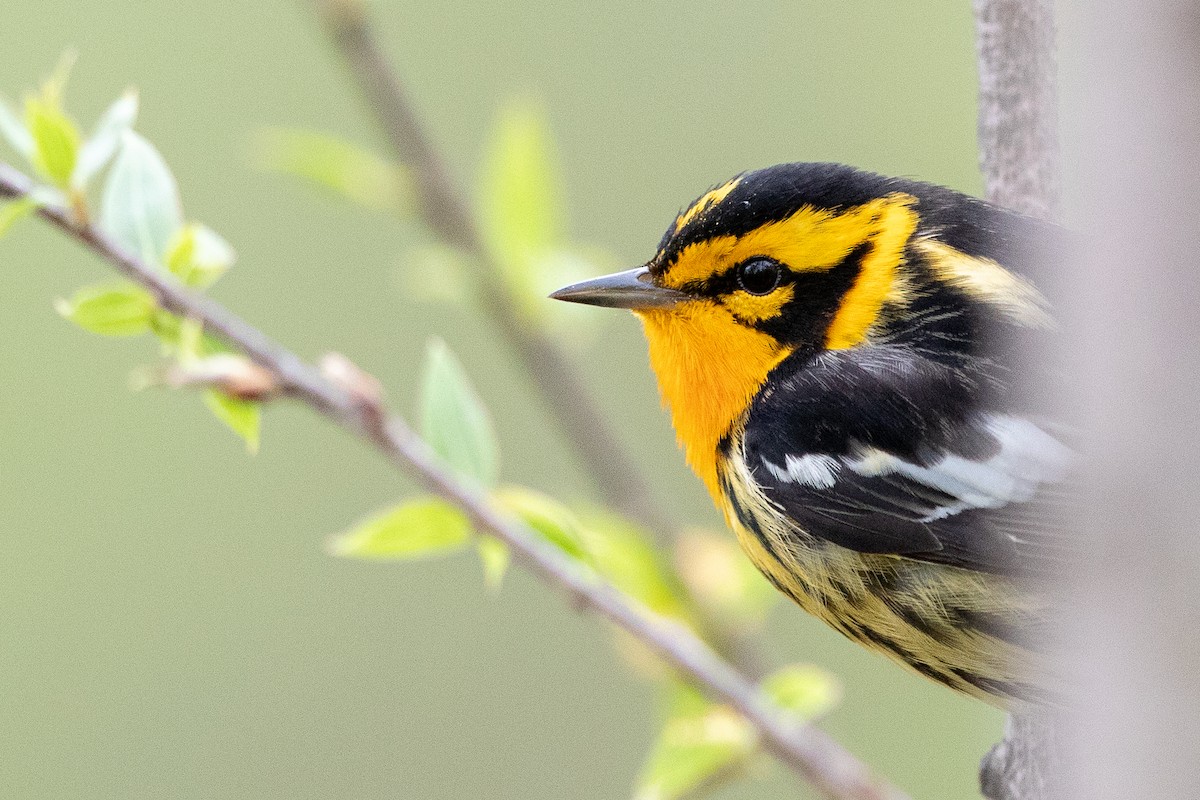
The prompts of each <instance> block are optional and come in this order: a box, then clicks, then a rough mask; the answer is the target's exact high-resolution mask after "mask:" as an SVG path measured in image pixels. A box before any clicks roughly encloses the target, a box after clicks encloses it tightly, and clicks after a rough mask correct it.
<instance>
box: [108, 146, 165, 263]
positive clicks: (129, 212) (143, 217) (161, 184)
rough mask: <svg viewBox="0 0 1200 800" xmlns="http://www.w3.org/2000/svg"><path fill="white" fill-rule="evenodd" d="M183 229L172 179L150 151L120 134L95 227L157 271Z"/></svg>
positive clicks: (151, 147) (149, 147) (153, 149)
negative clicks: (117, 151) (173, 239)
mask: <svg viewBox="0 0 1200 800" xmlns="http://www.w3.org/2000/svg"><path fill="white" fill-rule="evenodd" d="M182 225H183V212H182V211H181V209H180V205H179V189H178V186H177V185H176V183H175V176H173V175H172V174H171V170H170V168H169V167H168V166H167V163H166V162H165V161H164V160H163V157H162V156H161V155H160V154H159V152H158V150H156V149H155V148H154V145H152V144H150V142H148V141H146V140H145V139H144V138H142V137H141V136H139V135H138V134H137V133H135V132H133V131H125V132H124V133H123V134H122V135H121V150H120V153H119V154H118V155H117V160H116V163H115V164H113V167H112V169H111V170H110V171H109V173H108V180H107V182H106V183H105V186H104V197H103V201H102V206H101V209H100V227H101V228H102V229H103V230H104V231H105V232H106V233H107V234H108V235H109V236H111V237H113V239H115V240H116V241H117V242H118V243H120V244H121V245H123V246H124V247H125V248H127V249H128V250H130V251H131V252H132V253H133V254H135V255H137V256H140V257H141V258H142V259H143V260H144V261H146V262H147V263H150V264H157V265H159V266H162V265H163V263H164V257H165V254H166V252H167V247H168V246H169V245H170V243H171V237H172V236H174V235H175V232H176V231H178V230H179V228H180V227H181V226H182Z"/></svg>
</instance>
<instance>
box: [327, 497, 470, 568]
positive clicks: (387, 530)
mask: <svg viewBox="0 0 1200 800" xmlns="http://www.w3.org/2000/svg"><path fill="white" fill-rule="evenodd" d="M470 537H471V524H470V521H469V520H468V519H467V517H466V515H464V514H463V513H462V512H461V511H459V510H458V509H457V508H455V507H454V506H452V505H450V504H449V503H447V502H446V501H444V500H441V499H439V498H436V497H418V498H415V499H412V500H407V501H405V502H404V503H402V504H400V505H398V506H396V507H395V508H392V509H389V510H387V511H384V512H383V513H381V514H377V515H375V516H373V517H370V518H369V519H366V520H364V521H363V522H361V523H359V524H358V525H356V526H355V527H353V528H351V529H350V530H348V531H346V532H345V533H341V534H339V535H337V536H335V537H334V538H333V540H332V541H331V542H330V546H329V550H330V552H331V553H333V554H334V555H338V556H348V557H354V558H381V559H414V558H427V557H430V556H439V555H445V554H447V553H452V552H455V551H458V550H461V549H463V548H464V547H466V545H467V543H468V541H469V540H470Z"/></svg>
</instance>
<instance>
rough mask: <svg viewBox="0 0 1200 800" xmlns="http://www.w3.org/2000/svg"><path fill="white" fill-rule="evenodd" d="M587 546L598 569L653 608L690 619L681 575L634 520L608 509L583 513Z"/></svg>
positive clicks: (669, 614) (619, 586) (622, 588)
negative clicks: (683, 595) (672, 568)
mask: <svg viewBox="0 0 1200 800" xmlns="http://www.w3.org/2000/svg"><path fill="white" fill-rule="evenodd" d="M582 520H583V528H582V529H583V533H584V545H585V547H586V549H587V552H588V554H589V556H590V557H591V562H592V564H593V565H594V566H595V568H596V570H597V571H599V572H600V574H602V575H603V576H604V577H605V578H607V579H608V580H610V581H612V583H613V584H614V585H616V587H617V588H618V589H620V590H621V591H623V592H625V593H626V594H628V595H630V596H632V597H634V598H636V599H637V600H638V601H639V602H641V603H642V605H644V606H646V608H648V609H650V610H651V611H653V612H655V613H657V614H662V615H664V616H669V617H674V618H676V619H681V620H688V618H689V614H688V612H687V605H686V604H685V603H684V602H683V600H682V599H681V596H682V593H681V588H682V587H681V586H680V584H679V580H678V578H677V577H676V576H675V574H674V572H673V571H672V570H671V568H670V566H669V565H668V564H667V563H665V562H664V561H663V559H662V557H661V556H660V555H659V553H658V550H657V549H655V547H654V546H653V545H652V544H651V543H650V537H649V535H648V534H647V533H646V532H645V531H643V530H641V529H640V528H638V527H637V526H636V525H634V524H633V523H631V522H629V521H628V520H625V519H623V518H621V517H618V516H616V515H614V514H611V513H609V512H604V511H593V512H589V513H587V514H585V515H582Z"/></svg>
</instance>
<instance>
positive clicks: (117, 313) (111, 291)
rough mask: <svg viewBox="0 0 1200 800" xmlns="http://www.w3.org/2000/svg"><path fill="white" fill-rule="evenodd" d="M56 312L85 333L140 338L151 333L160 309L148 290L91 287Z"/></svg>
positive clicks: (61, 304) (57, 306)
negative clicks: (157, 310) (153, 320)
mask: <svg viewBox="0 0 1200 800" xmlns="http://www.w3.org/2000/svg"><path fill="white" fill-rule="evenodd" d="M54 308H55V310H56V311H58V313H59V314H61V315H62V316H63V317H65V318H67V319H69V320H71V321H72V322H74V323H75V324H76V325H78V326H79V327H81V328H83V329H84V330H87V331H91V332H92V333H99V334H101V335H103V336H137V335H138V334H142V333H146V332H147V331H149V330H150V321H151V318H152V317H153V316H154V313H155V311H156V309H157V305H156V304H155V302H154V297H153V296H152V295H151V294H150V293H149V292H147V291H146V290H144V289H142V288H140V287H137V286H131V285H118V286H88V287H85V288H83V289H80V290H79V291H77V292H75V294H74V295H72V296H71V299H70V300H58V301H57V302H55V304H54Z"/></svg>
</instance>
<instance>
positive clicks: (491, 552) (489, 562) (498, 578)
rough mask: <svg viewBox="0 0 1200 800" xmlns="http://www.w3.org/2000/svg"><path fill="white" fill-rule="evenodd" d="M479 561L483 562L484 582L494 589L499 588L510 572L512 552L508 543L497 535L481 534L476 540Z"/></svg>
mask: <svg viewBox="0 0 1200 800" xmlns="http://www.w3.org/2000/svg"><path fill="white" fill-rule="evenodd" d="M475 547H476V549H477V550H478V551H479V561H480V563H482V564H483V582H484V583H486V584H487V585H488V586H489V587H490V588H492V589H499V588H500V584H502V583H503V582H504V576H505V575H506V574H507V573H508V565H509V563H510V562H511V561H512V552H511V551H510V550H509V548H508V545H507V544H505V543H504V542H502V541H500V540H499V539H497V538H496V537H495V536H487V535H481V536H480V537H479V538H478V540H477V541H476V542H475Z"/></svg>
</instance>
